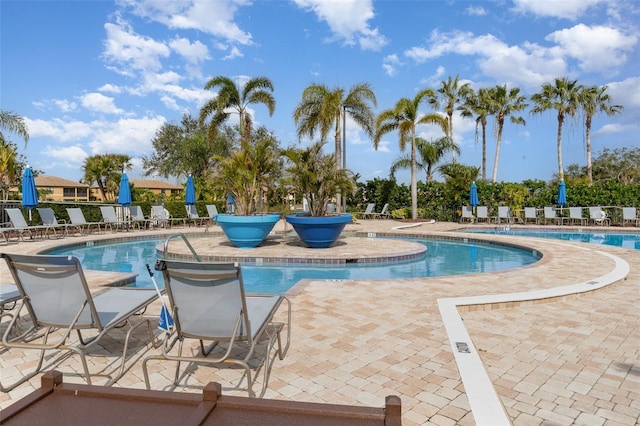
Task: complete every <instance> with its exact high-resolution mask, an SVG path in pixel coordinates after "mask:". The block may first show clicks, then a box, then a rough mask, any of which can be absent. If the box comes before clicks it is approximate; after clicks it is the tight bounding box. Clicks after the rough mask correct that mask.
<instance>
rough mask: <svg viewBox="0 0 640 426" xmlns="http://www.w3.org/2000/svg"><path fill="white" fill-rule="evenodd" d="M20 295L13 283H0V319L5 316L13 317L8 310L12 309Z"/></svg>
mask: <svg viewBox="0 0 640 426" xmlns="http://www.w3.org/2000/svg"><path fill="white" fill-rule="evenodd" d="M20 297H21V296H20V292H19V291H18V286H16V285H15V284H6V285H0V319H2V317H5V316H9V317H13V315H12V314H11V313H10V312H9V311H11V310H13V308H14V307H15V305H16V302H17V301H18V300H20Z"/></svg>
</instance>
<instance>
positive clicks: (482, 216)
mask: <svg viewBox="0 0 640 426" xmlns="http://www.w3.org/2000/svg"><path fill="white" fill-rule="evenodd" d="M476 220H477V221H478V222H480V221H481V220H482V221H485V222H489V220H490V219H489V208H487V206H478V207H476Z"/></svg>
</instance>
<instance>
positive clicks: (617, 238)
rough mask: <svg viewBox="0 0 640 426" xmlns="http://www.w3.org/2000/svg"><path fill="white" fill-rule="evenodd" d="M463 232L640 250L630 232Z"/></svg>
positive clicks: (639, 237)
mask: <svg viewBox="0 0 640 426" xmlns="http://www.w3.org/2000/svg"><path fill="white" fill-rule="evenodd" d="M463 231H464V232H473V233H479V234H493V235H515V236H520V237H536V238H551V239H556V240H565V241H576V242H582V243H592V244H605V245H608V246H615V247H625V248H630V249H636V250H640V233H630V232H628V233H627V232H620V233H616V232H608V231H607V232H597V231H595V230H589V231H550V230H524V229H513V228H504V229H473V228H465V229H463Z"/></svg>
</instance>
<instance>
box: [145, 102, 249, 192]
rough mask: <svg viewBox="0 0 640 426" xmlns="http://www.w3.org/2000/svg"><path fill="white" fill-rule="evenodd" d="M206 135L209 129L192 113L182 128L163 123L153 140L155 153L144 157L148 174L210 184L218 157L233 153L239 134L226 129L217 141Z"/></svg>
mask: <svg viewBox="0 0 640 426" xmlns="http://www.w3.org/2000/svg"><path fill="white" fill-rule="evenodd" d="M206 136H207V129H206V128H205V127H204V126H201V125H200V124H199V122H198V120H196V119H194V118H193V117H192V116H191V115H189V114H184V115H183V116H182V120H181V122H180V124H179V125H178V124H171V123H165V124H163V125H162V127H161V128H160V129H159V130H158V131H157V132H156V134H155V136H154V138H153V140H152V144H153V148H154V151H153V152H152V153H151V155H149V156H143V157H142V167H143V168H144V170H145V174H146V175H147V176H149V175H153V174H157V175H159V176H162V177H164V178H167V177H169V176H188V175H189V174H190V175H192V176H193V178H194V180H200V181H203V182H204V181H207V180H208V179H209V178H210V176H211V174H212V172H213V170H214V168H215V161H214V156H216V155H221V156H224V155H226V154H228V153H229V152H230V151H231V149H232V148H233V144H234V141H235V140H236V139H237V132H236V131H235V130H234V129H232V128H230V127H227V126H223V128H222V129H221V131H218V132H216V133H215V135H214V137H213V139H207V137H206ZM198 187H202V186H200V185H198Z"/></svg>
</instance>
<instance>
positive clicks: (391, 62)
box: [382, 53, 402, 77]
mask: <svg viewBox="0 0 640 426" xmlns="http://www.w3.org/2000/svg"><path fill="white" fill-rule="evenodd" d="M400 65H402V62H401V61H400V58H398V55H396V54H395V53H394V54H392V55H387V56H385V57H384V59H383V60H382V69H383V70H384V72H385V74H387V75H388V76H390V77H393V76H394V75H396V74H397V69H396V68H397V67H398V66H400Z"/></svg>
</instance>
